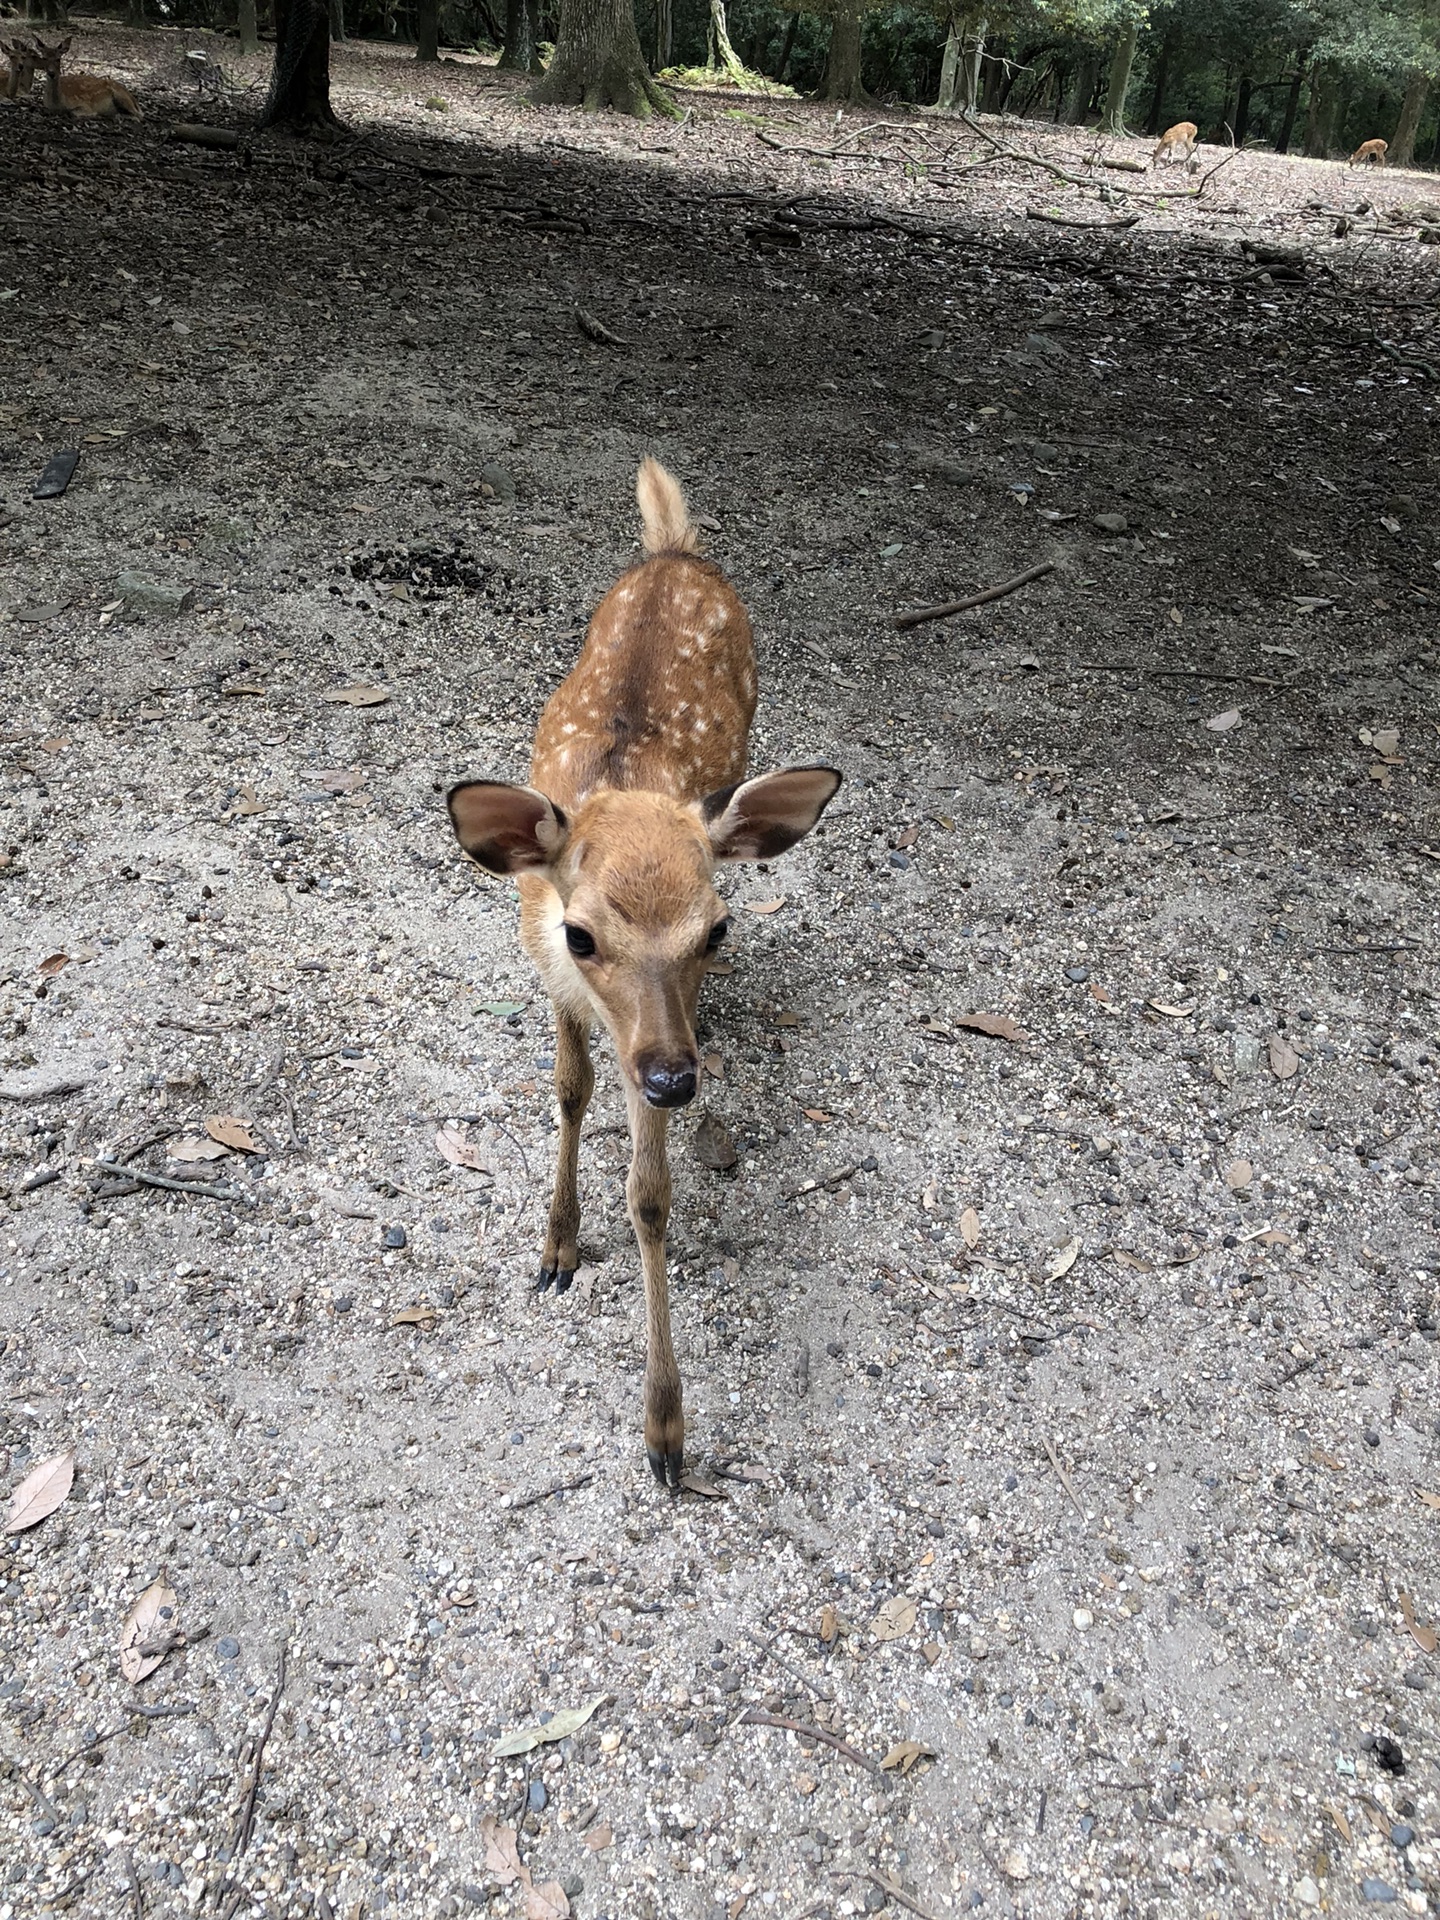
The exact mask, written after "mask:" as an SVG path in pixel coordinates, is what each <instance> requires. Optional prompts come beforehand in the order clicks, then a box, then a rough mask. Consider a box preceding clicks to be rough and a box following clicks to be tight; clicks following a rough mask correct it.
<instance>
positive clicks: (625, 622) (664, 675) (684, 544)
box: [449, 459, 840, 1487]
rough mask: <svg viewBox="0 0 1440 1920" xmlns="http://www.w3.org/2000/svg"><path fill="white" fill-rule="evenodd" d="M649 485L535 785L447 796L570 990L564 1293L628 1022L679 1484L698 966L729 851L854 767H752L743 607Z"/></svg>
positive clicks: (561, 1096) (634, 1217)
mask: <svg viewBox="0 0 1440 1920" xmlns="http://www.w3.org/2000/svg"><path fill="white" fill-rule="evenodd" d="M635 493H636V498H637V500H638V502H639V506H640V518H641V522H642V526H643V544H644V549H645V553H646V556H647V557H646V558H645V559H644V560H643V561H642V562H641V563H640V565H638V566H636V567H632V568H631V569H630V570H629V572H627V573H625V574H622V576H621V577H620V579H619V580H618V581H617V582H616V583H615V585H614V586H613V587H612V588H611V589H610V591H609V593H607V594H606V596H605V598H604V599H603V600H602V601H601V603H600V605H599V607H598V608H597V609H596V611H595V615H594V618H593V619H592V620H591V622H590V625H589V628H588V629H587V631H586V635H585V643H584V645H583V646H582V648H581V650H580V658H579V660H578V661H577V662H576V664H575V666H574V668H573V669H572V670H571V672H570V674H569V676H568V678H567V679H565V680H564V681H562V682H561V684H560V686H559V687H558V688H557V689H556V691H555V693H554V694H553V695H552V696H551V698H550V700H549V702H548V704H547V705H546V707H545V710H544V712H543V713H542V714H541V716H540V724H539V727H538V729H537V731H536V734H535V742H534V747H533V751H532V755H531V761H530V777H531V780H532V782H533V785H531V786H528V787H521V786H507V785H505V784H504V783H503V782H500V781H495V780H475V781H468V782H466V783H465V784H463V785H461V786H457V787H455V788H453V789H452V790H451V793H450V796H449V807H450V818H451V821H452V823H453V825H454V828H455V833H456V836H457V838H458V839H459V841H460V844H461V846H462V847H463V848H464V849H465V851H466V852H467V853H468V854H469V855H470V856H471V858H472V859H473V860H475V861H477V862H478V863H479V865H480V866H482V867H484V868H485V869H486V871H487V872H489V873H494V874H514V875H515V876H517V882H518V886H519V892H520V937H521V940H522V942H523V943H524V946H525V948H526V950H527V951H528V953H529V954H530V957H531V958H532V959H533V960H534V962H535V964H536V966H537V968H538V969H539V971H540V975H541V978H542V979H543V981H544V983H545V987H546V990H547V992H548V993H549V995H550V998H551V1000H552V1002H553V1003H554V1008H555V1030H556V1031H555V1040H556V1044H555V1092H556V1096H557V1099H558V1101H559V1105H560V1145H559V1155H558V1160H557V1166H556V1174H555V1189H554V1195H553V1198H552V1200H551V1203H550V1220H549V1226H548V1229H547V1231H546V1235H545V1250H544V1254H543V1256H542V1259H541V1265H540V1278H539V1291H540V1292H542V1293H543V1292H544V1291H545V1290H546V1289H547V1288H548V1287H551V1286H553V1287H554V1288H555V1291H556V1293H557V1294H560V1293H563V1292H564V1291H565V1290H566V1289H567V1288H568V1287H569V1285H570V1283H571V1281H572V1280H573V1278H574V1275H575V1268H576V1265H577V1263H578V1260H579V1253H578V1248H577V1244H576V1243H577V1236H578V1234H579V1230H580V1200H579V1195H578V1191H577V1187H576V1174H577V1161H578V1155H579V1145H580V1126H581V1122H582V1120H583V1119H584V1115H585V1109H586V1107H587V1106H588V1105H589V1103H590V1095H591V1092H592V1091H593V1089H594V1085H595V1074H594V1070H593V1068H592V1066H591V1064H590V1033H591V1029H592V1027H594V1025H595V1024H596V1022H597V1021H598V1022H600V1023H601V1024H602V1025H603V1026H605V1027H606V1028H608V1029H609V1032H610V1035H611V1038H612V1039H613V1040H614V1042H615V1051H616V1054H617V1056H618V1058H619V1062H620V1071H621V1074H622V1077H623V1079H624V1083H625V1100H626V1105H627V1107H628V1110H629V1120H630V1140H631V1147H632V1155H631V1161H630V1177H629V1181H628V1183H627V1186H626V1199H627V1201H628V1203H629V1211H630V1220H631V1223H632V1225H633V1226H634V1229H635V1237H636V1240H637V1241H638V1242H639V1246H640V1261H641V1266H642V1268H643V1270H644V1279H645V1323H646V1345H645V1447H646V1451H647V1453H648V1455H649V1459H650V1466H651V1469H652V1470H653V1472H654V1474H655V1477H656V1479H657V1480H658V1481H659V1482H660V1483H661V1485H662V1486H663V1485H667V1484H668V1485H669V1486H672V1487H675V1486H678V1485H679V1484H680V1480H681V1476H682V1474H683V1472H684V1465H685V1454H684V1446H685V1422H684V1414H683V1408H682V1396H681V1387H680V1373H679V1369H678V1367H677V1366H676V1364H675V1353H674V1348H673V1346H672V1343H671V1337H670V1302H669V1293H668V1289H667V1285H666V1277H665V1229H666V1225H667V1222H668V1220H669V1215H670V1164H669V1157H668V1151H667V1129H668V1125H669V1120H670V1114H671V1112H672V1111H673V1109H674V1108H676V1107H680V1106H684V1105H686V1104H687V1103H688V1102H689V1101H691V1100H693V1099H694V1097H695V1089H696V1085H697V1082H698V1077H699V1070H700V1061H699V1053H698V1049H697V1047H696V1042H695V1008H696V1004H697V1001H698V999H699V994H700V982H701V980H702V979H703V978H704V975H705V972H706V969H707V965H708V963H709V960H710V958H711V956H712V955H713V954H714V953H715V951H716V949H717V948H718V947H719V945H720V943H721V941H722V940H723V939H724V938H725V934H726V931H727V929H728V925H729V922H728V919H727V916H726V912H725V903H724V901H723V900H722V899H721V898H720V896H719V895H718V894H717V893H716V891H715V886H714V875H715V868H716V865H717V863H719V862H722V861H730V860H773V859H775V858H776V856H777V855H779V854H782V853H784V852H786V851H787V849H789V848H790V847H793V846H794V845H795V843H796V842H797V841H798V840H802V839H803V838H804V837H805V835H806V834H807V833H809V831H810V830H811V828H812V827H813V826H814V825H815V824H816V822H817V821H818V820H819V818H820V815H821V814H822V813H823V812H824V810H825V807H826V806H827V805H828V803H829V802H830V800H831V799H833V798H834V795H835V792H836V790H837V789H838V787H839V785H840V775H839V774H838V773H837V772H836V771H835V770H834V769H833V768H832V767H823V766H801V767H789V768H786V769H785V770H783V771H781V772H778V773H769V774H762V775H761V776H760V777H759V778H758V779H751V780H747V779H746V778H745V777H744V775H745V758H746V743H747V737H748V735H749V732H750V723H751V721H752V719H753V718H754V714H755V690H756V689H755V647H754V641H753V638H752V636H751V631H750V621H749V617H748V616H747V614H746V612H745V608H744V607H743V606H742V604H741V602H740V599H739V597H738V595H737V594H736V592H735V590H734V588H733V587H732V586H731V585H730V583H729V581H728V580H727V579H726V578H725V575H724V574H723V573H722V572H721V571H720V569H719V567H717V566H715V565H714V564H713V562H711V561H709V560H704V559H702V558H700V556H699V553H698V551H697V549H698V545H699V542H698V539H697V537H696V533H695V529H694V526H693V525H692V523H691V520H690V516H689V513H688V511H687V509H686V505H685V496H684V495H683V493H682V492H681V490H680V487H679V484H678V483H677V482H676V480H675V479H674V478H673V476H672V475H670V474H669V473H667V472H666V470H665V469H664V467H662V466H661V465H660V464H659V463H658V462H657V461H655V460H649V459H647V460H646V461H644V462H643V464H642V465H641V467H640V472H639V475H638V477H637V479H636V482H635Z"/></svg>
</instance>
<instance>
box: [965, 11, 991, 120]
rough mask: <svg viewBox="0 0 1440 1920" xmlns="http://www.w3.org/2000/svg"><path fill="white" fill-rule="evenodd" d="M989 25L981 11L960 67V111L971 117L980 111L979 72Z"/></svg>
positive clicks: (983, 60) (983, 58)
mask: <svg viewBox="0 0 1440 1920" xmlns="http://www.w3.org/2000/svg"><path fill="white" fill-rule="evenodd" d="M989 25H990V22H989V21H988V20H987V19H986V18H985V16H984V14H983V13H982V14H981V16H980V18H979V19H978V20H977V21H976V22H975V32H974V36H973V38H972V39H971V41H970V44H969V46H968V47H967V48H966V49H965V58H964V62H963V64H962V66H961V69H960V111H961V112H962V113H967V114H969V115H970V117H971V118H972V119H973V118H974V116H975V115H976V114H977V113H978V112H979V111H980V73H981V69H982V67H983V66H984V62H985V34H986V31H987V29H988V28H989Z"/></svg>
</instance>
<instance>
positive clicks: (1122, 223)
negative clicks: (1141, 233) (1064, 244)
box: [1025, 207, 1140, 233]
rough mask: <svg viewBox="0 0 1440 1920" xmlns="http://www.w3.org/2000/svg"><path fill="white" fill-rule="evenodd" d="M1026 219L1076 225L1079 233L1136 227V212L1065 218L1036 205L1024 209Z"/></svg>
mask: <svg viewBox="0 0 1440 1920" xmlns="http://www.w3.org/2000/svg"><path fill="white" fill-rule="evenodd" d="M1025 218H1026V219H1027V220H1043V221H1044V222H1045V224H1046V226H1049V227H1076V228H1078V229H1079V231H1080V232H1081V233H1117V232H1118V231H1119V230H1120V229H1121V228H1122V227H1138V226H1139V224H1140V216H1139V214H1138V213H1122V214H1121V216H1120V218H1119V219H1118V220H1067V219H1065V217H1064V216H1063V215H1062V214H1058V213H1041V212H1040V211H1039V209H1038V208H1036V207H1027V208H1026V209H1025Z"/></svg>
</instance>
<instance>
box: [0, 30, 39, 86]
mask: <svg viewBox="0 0 1440 1920" xmlns="http://www.w3.org/2000/svg"><path fill="white" fill-rule="evenodd" d="M0 53H3V54H4V55H5V57H6V59H7V60H8V61H9V62H10V64H9V66H8V67H0V96H3V97H4V98H5V99H6V100H28V99H29V98H30V94H31V91H32V89H33V88H34V85H35V53H34V49H33V48H31V47H27V46H26V45H25V43H24V42H23V41H22V40H4V39H0Z"/></svg>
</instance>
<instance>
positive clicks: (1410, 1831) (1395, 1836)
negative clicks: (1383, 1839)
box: [1390, 1820, 1415, 1847]
mask: <svg viewBox="0 0 1440 1920" xmlns="http://www.w3.org/2000/svg"><path fill="white" fill-rule="evenodd" d="M1390 1839H1391V1842H1392V1843H1393V1844H1394V1845H1395V1846H1397V1847H1408V1846H1411V1845H1413V1844H1414V1840H1415V1829H1414V1828H1413V1827H1407V1826H1406V1825H1405V1822H1404V1821H1403V1820H1397V1821H1396V1822H1395V1825H1394V1826H1393V1827H1391V1829H1390Z"/></svg>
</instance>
